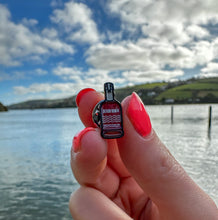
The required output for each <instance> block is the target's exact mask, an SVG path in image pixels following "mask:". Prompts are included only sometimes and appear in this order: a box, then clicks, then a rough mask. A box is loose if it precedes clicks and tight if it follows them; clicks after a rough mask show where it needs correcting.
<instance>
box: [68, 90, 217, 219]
mask: <svg viewBox="0 0 218 220" xmlns="http://www.w3.org/2000/svg"><path fill="white" fill-rule="evenodd" d="M102 99H104V97H103V95H102V94H101V93H98V92H96V91H94V90H92V89H85V90H82V91H81V92H80V93H79V94H78V96H77V105H78V112H79V116H80V118H81V121H82V122H83V124H84V125H85V126H86V128H85V129H84V130H83V131H81V132H80V133H79V134H77V135H76V136H75V137H74V140H73V147H72V150H71V167H72V170H73V173H74V175H75V178H76V179H77V181H78V183H79V184H80V185H81V187H80V188H79V189H78V190H77V191H76V192H75V193H73V194H72V196H71V198H70V203H69V207H70V212H71V214H72V216H73V218H74V219H75V220H107V219H108V220H109V219H110V220H117V219H122V220H129V219H144V220H145V219H149V220H150V219H152V220H153V219H154V220H156V219H157V220H158V219H167V220H171V219H172V220H179V219H181V220H184V219H185V220H189V219H190V220H195V219H196V220H217V219H218V211H217V207H216V205H215V203H214V202H213V201H212V200H211V198H210V197H209V196H208V195H207V194H206V193H205V192H204V191H202V190H201V189H200V188H199V187H198V186H197V185H196V184H195V183H194V182H193V180H192V179H191V178H190V177H189V176H188V175H187V173H186V172H185V171H184V169H183V168H182V167H181V166H180V164H179V163H178V162H177V161H176V160H175V159H174V158H173V156H172V155H171V154H170V152H169V151H168V150H167V148H166V147H165V146H164V144H163V143H162V142H161V141H160V139H159V138H158V136H157V135H156V133H155V131H154V130H153V129H152V128H151V124H150V119H149V116H148V114H147V113H146V111H145V109H144V106H143V104H142V102H141V100H140V98H139V97H138V96H137V95H136V94H135V93H133V94H132V95H131V96H129V97H127V98H126V99H125V100H124V101H123V102H122V109H123V127H124V137H122V138H119V139H112V140H105V139H102V138H101V136H100V131H99V128H96V126H95V125H94V123H93V121H92V110H93V108H94V106H95V105H96V104H97V103H98V102H99V101H100V100H102Z"/></svg>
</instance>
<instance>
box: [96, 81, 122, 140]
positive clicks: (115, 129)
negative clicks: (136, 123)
mask: <svg viewBox="0 0 218 220" xmlns="http://www.w3.org/2000/svg"><path fill="white" fill-rule="evenodd" d="M104 94H105V100H103V101H101V102H99V103H98V104H97V105H96V106H95V108H94V110H93V113H92V118H93V121H94V122H95V123H96V124H97V125H98V127H100V129H101V136H102V137H103V138H106V139H113V138H120V137H122V136H123V135H124V132H123V118H122V108H121V104H120V103H119V102H118V101H117V100H116V99H115V98H114V85H113V83H111V82H107V83H105V84H104Z"/></svg>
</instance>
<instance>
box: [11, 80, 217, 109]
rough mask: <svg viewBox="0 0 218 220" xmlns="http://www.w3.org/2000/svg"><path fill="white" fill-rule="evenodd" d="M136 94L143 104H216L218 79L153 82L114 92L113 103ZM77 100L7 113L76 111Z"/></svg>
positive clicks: (29, 104)
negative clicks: (43, 109)
mask: <svg viewBox="0 0 218 220" xmlns="http://www.w3.org/2000/svg"><path fill="white" fill-rule="evenodd" d="M134 91H135V92H137V93H138V94H139V96H140V97H141V99H142V100H143V102H144V103H145V104H147V105H148V104H150V105H154V104H173V103H174V104H180V103H218V77H217V78H205V79H189V80H185V81H177V82H170V83H167V82H155V83H147V84H142V85H135V86H130V87H125V88H120V89H116V90H115V95H116V99H118V100H119V101H122V100H123V99H124V98H125V97H126V96H128V95H130V94H131V93H132V92H134ZM75 98H76V96H72V97H69V98H65V99H56V100H31V101H26V102H22V103H17V104H13V105H10V106H8V108H9V109H38V108H67V107H76V103H75Z"/></svg>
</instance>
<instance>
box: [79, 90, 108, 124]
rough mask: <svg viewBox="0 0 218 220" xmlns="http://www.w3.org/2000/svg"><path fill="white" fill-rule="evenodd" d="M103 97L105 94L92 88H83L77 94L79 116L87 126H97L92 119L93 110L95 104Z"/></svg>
mask: <svg viewBox="0 0 218 220" xmlns="http://www.w3.org/2000/svg"><path fill="white" fill-rule="evenodd" d="M103 99H104V95H103V94H102V93H99V92H96V91H95V90H94V89H91V88H86V89H83V90H81V91H80V92H79V94H78V95H77V98H76V103H77V107H78V113H79V117H80V119H81V121H82V122H83V124H84V125H85V126H86V127H96V125H95V124H94V122H93V120H92V111H93V109H94V107H95V105H96V104H97V103H98V102H100V101H101V100H103Z"/></svg>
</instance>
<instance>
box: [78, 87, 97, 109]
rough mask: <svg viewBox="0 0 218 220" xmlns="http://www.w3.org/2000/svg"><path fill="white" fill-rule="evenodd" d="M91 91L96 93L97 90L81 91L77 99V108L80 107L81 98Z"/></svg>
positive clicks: (87, 89)
mask: <svg viewBox="0 0 218 220" xmlns="http://www.w3.org/2000/svg"><path fill="white" fill-rule="evenodd" d="M90 91H95V90H94V89H92V88H86V89H83V90H81V91H80V92H79V93H78V95H77V97H76V105H77V106H79V103H80V100H81V98H82V97H83V95H84V94H86V93H87V92H90Z"/></svg>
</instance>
